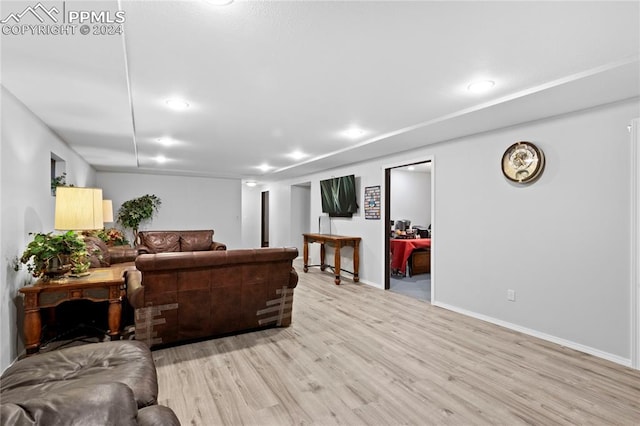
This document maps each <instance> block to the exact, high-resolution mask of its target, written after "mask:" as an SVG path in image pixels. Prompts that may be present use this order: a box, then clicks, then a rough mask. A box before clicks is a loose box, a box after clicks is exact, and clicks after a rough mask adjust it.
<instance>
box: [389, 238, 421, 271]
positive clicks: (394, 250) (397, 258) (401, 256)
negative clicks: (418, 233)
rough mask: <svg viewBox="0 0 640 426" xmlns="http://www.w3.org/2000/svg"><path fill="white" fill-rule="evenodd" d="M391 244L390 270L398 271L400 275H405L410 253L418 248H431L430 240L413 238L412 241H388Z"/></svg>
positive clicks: (394, 239)
mask: <svg viewBox="0 0 640 426" xmlns="http://www.w3.org/2000/svg"><path fill="white" fill-rule="evenodd" d="M390 242H391V244H390V247H391V269H392V270H396V269H397V270H399V271H400V273H402V274H405V273H406V267H407V260H409V256H411V252H413V250H415V249H419V248H429V247H431V238H413V239H406V240H403V239H396V238H392V239H391V240H390Z"/></svg>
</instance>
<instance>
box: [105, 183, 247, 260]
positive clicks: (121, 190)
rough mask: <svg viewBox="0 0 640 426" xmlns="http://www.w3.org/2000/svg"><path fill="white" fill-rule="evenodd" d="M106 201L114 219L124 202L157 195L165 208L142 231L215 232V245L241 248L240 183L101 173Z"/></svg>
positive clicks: (162, 207)
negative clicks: (110, 201)
mask: <svg viewBox="0 0 640 426" xmlns="http://www.w3.org/2000/svg"><path fill="white" fill-rule="evenodd" d="M97 184H98V186H99V187H101V188H102V191H103V197H104V198H106V199H111V200H113V211H114V212H113V214H114V218H115V217H116V216H117V211H118V209H119V208H120V206H121V205H122V203H123V202H125V201H127V200H130V199H133V198H137V197H140V196H142V195H145V194H154V195H156V196H158V197H159V198H160V200H161V201H162V205H161V206H160V208H159V209H158V213H157V214H156V216H154V218H153V219H152V220H151V222H147V223H143V224H141V226H140V230H144V229H158V230H162V229H163V230H174V229H176V230H177V229H213V230H214V235H213V239H214V241H218V242H221V243H225V244H226V245H227V248H229V249H235V248H239V247H242V245H243V243H242V231H241V227H240V224H241V205H242V193H241V183H240V180H238V179H213V178H200V177H182V176H167V175H151V174H131V173H112V172H98V173H97Z"/></svg>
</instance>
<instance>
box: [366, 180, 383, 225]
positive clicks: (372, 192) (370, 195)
mask: <svg viewBox="0 0 640 426" xmlns="http://www.w3.org/2000/svg"><path fill="white" fill-rule="evenodd" d="M364 218H365V219H373V220H380V185H377V186H367V187H366V188H364Z"/></svg>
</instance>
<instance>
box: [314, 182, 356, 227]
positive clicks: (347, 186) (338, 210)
mask: <svg viewBox="0 0 640 426" xmlns="http://www.w3.org/2000/svg"><path fill="white" fill-rule="evenodd" d="M320 195H321V196H322V211H323V212H324V213H329V216H332V217H351V216H352V215H353V214H354V213H356V212H357V211H358V202H357V201H356V177H355V176H354V175H349V176H341V177H337V178H331V179H326V180H321V181H320Z"/></svg>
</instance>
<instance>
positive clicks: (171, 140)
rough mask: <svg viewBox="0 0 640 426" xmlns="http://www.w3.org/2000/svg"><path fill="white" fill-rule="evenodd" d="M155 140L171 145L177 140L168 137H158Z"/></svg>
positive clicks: (164, 144) (163, 144)
mask: <svg viewBox="0 0 640 426" xmlns="http://www.w3.org/2000/svg"><path fill="white" fill-rule="evenodd" d="M156 142H158V143H159V144H160V145H162V146H172V145H175V144H176V143H178V141H176V140H175V139H172V138H169V137H162V138H158V139H156Z"/></svg>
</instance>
